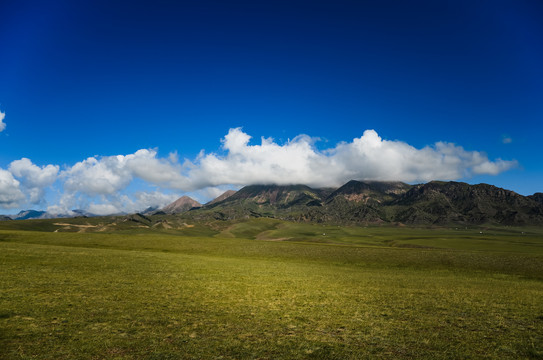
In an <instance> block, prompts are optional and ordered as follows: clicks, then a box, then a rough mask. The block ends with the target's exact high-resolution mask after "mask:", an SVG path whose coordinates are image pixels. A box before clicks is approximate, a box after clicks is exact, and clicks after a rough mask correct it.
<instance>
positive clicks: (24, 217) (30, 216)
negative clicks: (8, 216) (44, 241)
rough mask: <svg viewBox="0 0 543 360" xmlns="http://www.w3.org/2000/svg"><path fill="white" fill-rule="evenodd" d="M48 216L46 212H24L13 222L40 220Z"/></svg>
mask: <svg viewBox="0 0 543 360" xmlns="http://www.w3.org/2000/svg"><path fill="white" fill-rule="evenodd" d="M45 214H46V212H45V211H37V210H22V211H20V212H19V213H18V214H17V215H15V216H14V217H13V220H27V219H39V218H41V217H43V216H44V215H45Z"/></svg>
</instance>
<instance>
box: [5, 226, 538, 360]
mask: <svg viewBox="0 0 543 360" xmlns="http://www.w3.org/2000/svg"><path fill="white" fill-rule="evenodd" d="M67 221H73V222H74V224H75V222H76V221H79V222H82V221H87V222H92V224H91V225H93V224H98V223H99V221H101V220H97V219H91V220H67ZM170 223H173V220H170ZM102 225H103V224H100V226H102ZM185 225H186V224H185ZM0 226H1V228H2V229H3V230H0V272H1V277H0V358H2V359H398V358H402V359H485V358H486V359H530V358H533V359H541V358H543V229H538V228H531V229H519V228H455V227H450V228H427V229H421V228H410V227H392V226H388V227H378V226H374V227H338V226H332V225H324V226H323V225H315V224H297V223H288V222H281V221H278V220H271V219H257V220H251V221H245V222H239V223H233V224H230V223H210V224H207V225H205V226H204V225H197V226H194V227H192V226H184V227H179V228H173V227H171V226H169V227H170V228H168V229H162V230H160V231H159V230H156V229H154V230H153V229H144V228H138V227H129V226H124V225H123V227H122V228H120V229H117V230H116V231H113V232H108V231H107V229H105V231H104V227H100V229H101V231H100V232H92V231H89V230H90V229H94V228H92V227H90V226H89V227H88V228H85V227H79V228H77V227H72V228H70V227H68V226H66V225H63V227H60V225H54V223H53V221H49V222H47V221H41V222H40V221H34V222H26V223H23V222H6V223H4V224H2V225H0ZM93 226H94V225H93ZM22 228H26V229H33V230H37V231H23V230H21V229H22ZM59 228H60V229H61V230H65V232H62V231H59V232H53V231H54V230H56V229H59ZM70 229H71V230H70ZM74 229H76V230H77V231H80V232H74V231H72V230H74ZM82 230H84V231H82Z"/></svg>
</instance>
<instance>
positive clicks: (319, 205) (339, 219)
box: [0, 180, 543, 225]
mask: <svg viewBox="0 0 543 360" xmlns="http://www.w3.org/2000/svg"><path fill="white" fill-rule="evenodd" d="M139 215H140V216H152V215H174V216H178V217H181V218H186V219H187V220H188V219H190V220H194V221H198V220H237V219H245V218H251V217H269V218H278V219H284V220H290V221H305V222H329V223H338V224H378V223H403V224H417V225H430V224H441V225H445V224H458V225H461V224H465V225H478V224H500V225H543V193H536V194H533V195H530V196H523V195H520V194H517V193H515V192H513V191H510V190H506V189H502V188H499V187H496V186H493V185H488V184H477V185H470V184H467V183H463V182H453V181H450V182H443V181H432V182H429V183H426V184H417V185H410V184H406V183H403V182H382V181H356V180H351V181H349V182H348V183H346V184H344V185H343V186H341V187H339V188H319V189H315V188H311V187H309V186H306V185H249V186H245V187H243V188H242V189H240V190H239V191H233V190H229V191H227V192H225V193H224V194H222V195H221V196H219V197H217V198H215V199H214V200H212V201H210V202H208V203H206V204H204V205H202V204H200V203H199V202H197V201H195V200H193V199H191V198H190V197H188V196H182V197H181V198H179V199H177V200H176V201H174V202H173V203H171V204H169V205H167V206H165V207H163V208H161V209H157V208H148V209H146V210H145V211H142V213H141V214H139ZM74 216H83V217H91V216H94V215H93V214H90V213H87V212H84V211H82V210H74V211H72V212H71V214H69V215H68V214H67V215H66V216H58V215H51V214H48V213H46V212H44V211H36V210H26V211H21V212H20V213H18V214H17V215H12V216H9V217H8V216H5V215H2V216H0V220H11V219H13V220H24V219H36V218H41V219H44V218H51V217H74Z"/></svg>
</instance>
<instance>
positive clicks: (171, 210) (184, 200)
mask: <svg viewBox="0 0 543 360" xmlns="http://www.w3.org/2000/svg"><path fill="white" fill-rule="evenodd" d="M201 206H202V204H200V203H199V202H198V201H196V200H194V199H192V198H190V197H188V196H186V195H185V196H181V197H180V198H179V199H177V200H175V201H174V202H173V203H171V204H169V205H166V206H165V207H163V208H162V211H163V212H165V213H166V214H178V213H182V212H185V211H189V210H190V209H192V208H199V207H201Z"/></svg>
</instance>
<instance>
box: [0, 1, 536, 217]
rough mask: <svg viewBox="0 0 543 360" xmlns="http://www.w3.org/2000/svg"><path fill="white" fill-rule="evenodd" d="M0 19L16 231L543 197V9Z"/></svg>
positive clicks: (444, 6)
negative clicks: (437, 193)
mask: <svg viewBox="0 0 543 360" xmlns="http://www.w3.org/2000/svg"><path fill="white" fill-rule="evenodd" d="M0 18H1V19H0V49H1V56H0V112H1V115H0V118H3V119H2V121H1V122H0V130H1V132H0V213H15V212H17V211H19V210H21V209H27V208H34V209H49V210H51V211H53V210H54V211H57V212H59V213H60V212H61V211H67V210H70V209H75V208H84V209H88V210H94V211H95V212H96V213H103V214H105V213H108V212H110V211H112V212H114V211H136V210H138V209H139V208H140V207H146V206H151V205H163V204H165V203H166V202H168V201H170V200H172V199H175V198H176V197H178V196H181V195H183V194H189V195H191V196H193V197H195V198H197V199H198V200H200V201H206V200H209V199H210V198H211V197H213V196H215V195H217V194H219V193H220V192H221V191H223V190H225V189H227V188H239V187H240V186H243V185H245V184H250V183H255V182H266V181H268V182H272V181H273V182H282V183H294V182H304V183H307V184H310V185H312V186H336V185H341V182H342V181H344V180H349V178H358V179H378V180H402V181H406V182H410V183H417V182H426V181H429V180H431V179H439V180H457V181H466V182H469V183H479V182H486V183H490V184H493V185H496V186H499V187H504V188H507V189H511V190H514V191H516V192H518V193H521V194H524V195H529V194H533V193H535V192H541V191H543V163H542V161H541V153H542V151H541V150H542V149H543V147H542V145H541V142H540V138H541V134H542V133H543V100H542V99H543V67H542V66H541V64H543V21H541V19H543V3H542V2H541V1H521V0H517V1H467V0H466V1H463V0H458V1H409V2H406V1H377V2H374V1H327V2H320V1H273V2H271V1H269V2H268V1H235V2H229V1H206V0H204V1H198V2H185V1H178V2H173V1H152V2H151V1H147V2H144V1H130V2H128V1H75V2H74V1H48V2H42V1H35V2H33V1H24V0H22V1H2V2H0ZM249 137H250V138H249Z"/></svg>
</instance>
